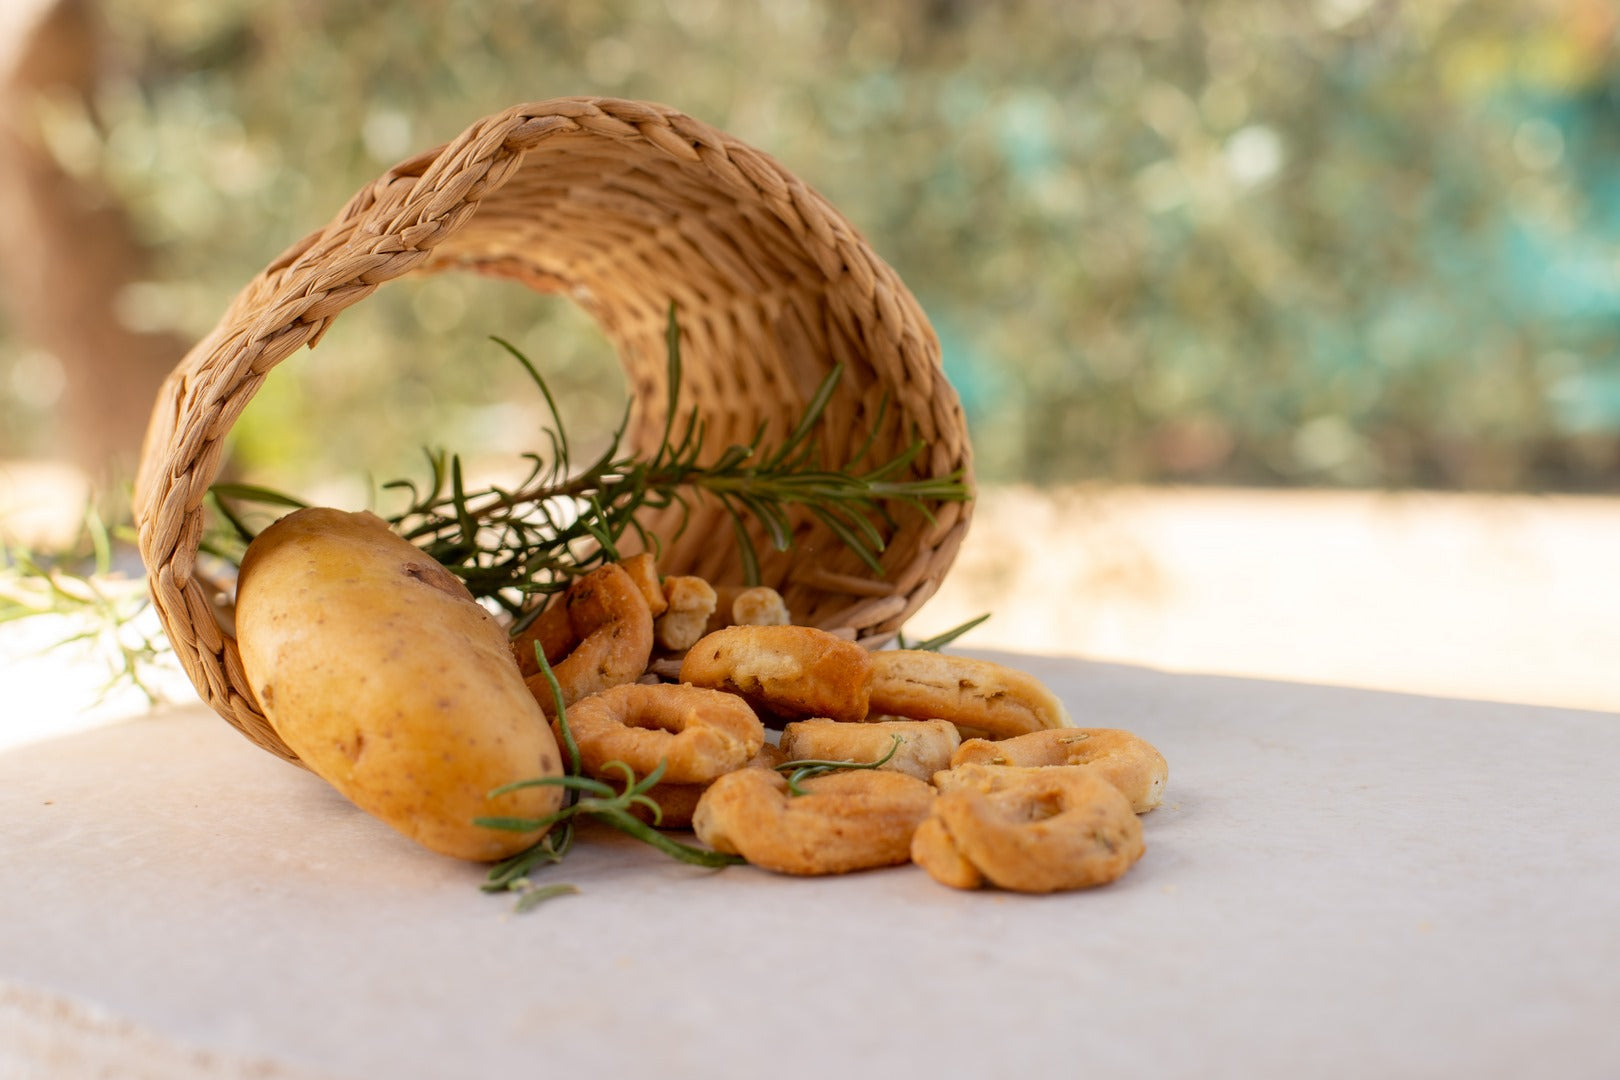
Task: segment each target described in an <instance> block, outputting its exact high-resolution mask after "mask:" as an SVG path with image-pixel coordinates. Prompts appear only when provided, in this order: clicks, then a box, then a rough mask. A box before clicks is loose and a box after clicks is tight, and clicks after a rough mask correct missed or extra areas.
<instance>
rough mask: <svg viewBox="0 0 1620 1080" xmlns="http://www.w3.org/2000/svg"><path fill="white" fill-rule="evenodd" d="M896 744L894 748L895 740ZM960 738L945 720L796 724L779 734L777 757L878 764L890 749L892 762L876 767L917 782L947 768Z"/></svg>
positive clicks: (808, 721)
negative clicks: (915, 779)
mask: <svg viewBox="0 0 1620 1080" xmlns="http://www.w3.org/2000/svg"><path fill="white" fill-rule="evenodd" d="M897 735H898V736H899V737H900V745H899V746H896V745H895V744H894V739H895V736H897ZM961 742H962V737H961V736H960V735H958V734H957V731H956V726H955V725H954V724H951V723H950V722H948V721H945V720H883V721H876V722H871V723H864V724H845V723H840V722H838V721H837V720H800V721H799V722H797V723H794V724H789V725H787V726H786V727H784V728H783V729H782V744H781V745H782V752H783V753H784V755H785V757H784V759H783V760H786V761H803V760H820V761H858V762H861V763H863V764H864V763H868V762H873V761H881V760H882V759H883V758H884V756H885V755H887V754H888V753H889V751H890V750H893V751H894V754H893V756H892V757H889V759H888V760H887V761H884V762H883V764H882V765H879V766H878V768H880V769H891V770H893V771H894V772H902V773H905V774H906V775H908V776H915V777H916V778H917V779H919V780H930V779H932V778H933V775H934V774H935V773H937V772H940V771H942V770H944V769H948V768H950V767H951V761H952V755H953V754H955V752H956V749H957V747H958V746H959V745H960V744H961Z"/></svg>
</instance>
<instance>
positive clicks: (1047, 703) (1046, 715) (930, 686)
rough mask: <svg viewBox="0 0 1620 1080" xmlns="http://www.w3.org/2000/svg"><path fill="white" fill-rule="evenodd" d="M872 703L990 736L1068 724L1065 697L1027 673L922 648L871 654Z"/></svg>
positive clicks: (1002, 736) (879, 708) (1003, 736)
mask: <svg viewBox="0 0 1620 1080" xmlns="http://www.w3.org/2000/svg"><path fill="white" fill-rule="evenodd" d="M869 707H870V708H871V710H872V712H874V713H880V714H882V713H887V714H891V715H894V716H904V717H909V718H910V719H913V720H932V719H940V720H949V721H950V722H951V723H953V724H955V725H956V726H957V727H959V728H966V729H971V730H972V731H974V732H983V733H984V734H987V735H989V736H990V737H991V738H992V739H1010V738H1012V737H1013V736H1015V735H1026V734H1028V733H1029V732H1031V731H1040V730H1043V729H1045V728H1058V727H1068V726H1069V723H1070V721H1069V713H1068V710H1066V709H1064V707H1063V702H1061V701H1059V700H1058V699H1057V696H1056V695H1054V694H1053V693H1052V691H1050V690H1048V689H1047V688H1046V687H1045V686H1044V685H1043V684H1042V683H1041V681H1040V680H1039V679H1037V678H1035V677H1034V676H1033V675H1030V674H1028V673H1027V672H1023V671H1018V670H1016V669H1014V668H1009V667H1004V666H1002V665H1001V664H997V663H993V662H991V661H989V660H976V659H973V658H971V657H966V656H946V655H944V654H942V653H937V652H929V651H926V650H920V649H889V650H885V651H882V652H877V653H874V654H872V693H871V697H870V699H869Z"/></svg>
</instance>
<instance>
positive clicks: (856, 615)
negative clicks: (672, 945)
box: [136, 98, 970, 760]
mask: <svg viewBox="0 0 1620 1080" xmlns="http://www.w3.org/2000/svg"><path fill="white" fill-rule="evenodd" d="M449 268H458V269H465V270H474V271H477V272H479V273H483V274H489V275H493V276H496V277H500V278H508V279H512V280H516V281H521V282H523V283H525V284H527V285H529V286H531V287H532V288H534V289H536V290H537V291H541V292H557V293H561V294H563V295H566V296H569V297H571V298H572V299H573V300H574V301H575V302H576V303H578V304H579V305H580V306H581V307H582V308H584V309H585V310H586V311H587V312H588V313H589V314H590V315H591V316H592V317H593V318H594V319H595V320H596V321H597V322H598V323H599V324H600V326H601V327H602V329H603V331H604V332H605V333H606V335H607V336H608V338H609V339H610V340H611V341H612V342H613V344H614V346H615V348H616V349H617V351H618V355H619V358H620V360H621V362H622V363H623V365H624V367H625V371H626V374H627V376H628V381H629V386H630V389H631V392H632V393H633V394H634V395H635V398H636V410H637V412H636V416H635V417H634V418H633V419H632V423H631V427H630V430H629V432H628V435H627V441H628V444H629V446H630V447H632V448H639V449H646V448H649V447H650V446H655V445H656V444H657V439H658V435H659V433H660V431H661V428H662V417H663V412H664V408H665V402H666V401H667V397H666V395H667V392H668V387H666V386H665V385H664V384H665V382H666V379H665V359H666V357H665V344H664V331H665V320H666V317H667V312H668V309H669V305H670V303H671V301H673V302H674V303H675V304H676V310H677V313H678V318H679V321H680V326H681V332H682V335H683V343H682V353H683V361H684V370H683V374H682V380H683V385H682V386H681V387H680V400H681V402H682V403H684V405H685V406H686V407H692V408H696V409H697V410H698V411H699V412H700V413H701V414H702V416H703V417H704V418H705V419H706V421H707V423H708V429H709V432H708V440H709V441H707V442H706V444H705V445H706V446H707V447H709V448H710V449H711V450H713V451H714V452H716V453H718V451H719V449H720V448H723V447H725V446H726V445H728V444H729V443H731V442H738V441H747V440H748V438H749V437H750V436H752V434H753V433H754V431H755V429H756V428H757V427H758V426H759V425H760V424H761V423H768V424H769V425H771V431H772V432H773V433H774V435H775V436H776V437H777V438H780V437H781V436H783V435H784V434H785V433H786V432H787V431H788V430H789V429H790V426H791V424H792V422H793V421H794V420H795V419H796V418H797V417H798V416H799V415H800V414H802V412H803V409H804V406H805V404H806V403H807V401H808V400H809V398H810V396H811V395H812V393H813V392H814V390H815V389H816V387H817V385H818V384H819V383H820V381H821V380H822V378H823V377H824V376H825V375H826V374H827V373H828V371H830V370H831V368H832V367H833V366H834V365H835V364H842V365H843V368H844V371H843V376H842V378H841V380H840V382H839V384H838V389H837V392H836V394H835V395H834V397H833V399H832V401H831V402H830V403H829V404H828V406H827V409H826V411H825V413H824V414H823V422H822V424H821V428H820V430H819V432H817V438H818V440H819V445H820V446H821V447H822V451H823V453H824V454H825V455H826V457H827V464H828V465H831V466H834V467H836V466H838V465H840V464H842V463H844V462H846V461H848V460H849V458H850V457H851V456H852V455H854V454H856V453H858V452H859V448H860V447H861V446H862V445H863V444H864V443H865V442H866V440H867V437H868V433H869V432H870V431H872V428H873V425H874V422H876V421H877V420H878V418H879V415H880V412H881V417H882V419H881V424H880V425H879V426H878V428H877V431H876V434H875V440H874V442H873V445H872V449H871V455H872V456H871V457H870V458H869V459H868V460H871V461H876V460H883V459H885V458H887V457H889V456H892V455H893V454H894V453H896V452H898V451H899V450H901V449H902V448H904V447H905V446H907V445H909V444H910V443H911V442H912V441H913V440H914V439H918V438H920V439H922V440H924V441H925V443H926V451H925V453H924V454H923V455H922V457H921V458H920V459H919V461H918V463H917V465H916V466H915V472H916V474H917V475H928V476H939V475H944V474H947V473H950V472H952V471H953V470H957V469H961V470H963V475H964V476H969V477H970V455H969V448H968V442H967V434H966V429H965V426H964V423H963V418H962V411H961V408H960V405H959V404H958V401H957V398H956V395H955V393H954V392H953V391H952V390H951V388H950V386H949V385H948V384H947V383H946V381H945V379H944V377H943V375H942V373H941V370H940V365H939V343H938V340H937V339H936V338H935V336H934V333H933V331H932V329H931V328H930V327H929V325H928V322H927V320H926V319H925V318H924V316H923V313H922V311H921V309H920V308H919V306H918V305H917V303H916V301H915V300H914V299H913V297H912V296H911V294H910V293H909V292H908V291H907V290H906V288H905V286H904V285H902V284H901V282H900V280H899V278H898V277H897V276H896V275H895V273H894V271H893V270H892V269H890V268H889V267H888V266H887V265H885V264H884V263H883V262H882V261H881V260H880V259H879V258H878V257H877V256H876V255H874V254H873V253H872V251H871V250H870V249H869V248H868V247H867V245H866V243H865V241H864V240H862V238H861V237H860V236H859V235H858V234H857V233H856V231H855V230H854V228H852V227H851V226H850V224H849V223H848V222H847V221H845V220H844V218H843V217H842V216H840V215H839V213H838V212H837V211H836V210H834V209H833V207H832V206H830V205H829V204H828V203H827V202H826V200H824V199H823V198H822V197H821V196H820V195H818V194H817V193H816V192H814V191H812V190H811V189H810V188H808V187H806V186H805V185H804V184H803V183H802V182H801V181H799V180H797V179H796V178H794V177H793V176H792V175H790V174H789V173H788V172H787V171H786V170H785V169H783V168H782V166H781V165H779V164H777V163H776V162H775V161H773V160H772V159H770V158H769V157H767V156H766V155H764V154H762V153H760V152H759V151H757V150H755V149H753V148H751V147H749V146H747V145H745V144H743V143H741V142H739V141H738V140H736V139H734V138H732V137H730V136H728V135H725V134H723V133H722V132H719V131H716V130H715V129H713V128H711V127H708V126H706V125H704V124H701V123H699V122H697V121H695V120H692V119H691V118H689V117H686V116H683V115H682V114H680V113H678V112H676V111H674V110H672V109H669V108H666V107H663V106H659V105H652V104H647V103H644V102H635V101H622V100H611V99H601V98H564V99H558V100H553V101H545V102H538V103H532V104H525V105H518V106H515V107H513V108H510V109H507V110H506V111H504V112H501V113H497V114H495V115H493V116H488V117H485V118H484V119H482V120H479V121H478V122H476V123H474V124H473V125H472V126H471V127H469V128H467V130H466V131H464V132H463V133H462V134H461V135H460V136H459V137H458V138H456V139H455V140H454V141H452V142H450V143H448V144H446V145H445V146H442V147H440V148H438V149H435V150H430V151H428V152H426V153H424V154H421V155H419V156H417V157H414V158H411V159H409V160H408V161H405V162H403V163H401V164H400V165H398V166H396V167H395V168H393V169H390V170H389V171H388V172H386V173H384V174H383V175H382V176H381V177H379V178H378V179H377V180H376V181H375V182H374V183H372V184H370V185H368V186H366V187H365V188H363V189H362V190H361V191H360V192H359V193H358V194H357V195H355V197H354V198H353V199H351V200H350V201H349V203H348V205H347V206H345V207H344V208H343V210H342V211H341V212H340V213H339V214H338V215H337V217H336V218H335V219H334V220H333V221H332V222H331V224H329V225H327V226H326V227H325V228H323V229H321V230H320V231H318V232H316V233H314V234H312V235H310V236H308V237H306V238H305V239H304V240H302V241H300V242H299V243H297V244H295V245H294V246H293V247H292V248H291V249H289V250H288V251H287V252H286V253H285V254H283V255H282V256H281V257H280V258H278V259H276V260H275V261H274V262H272V263H271V264H270V265H269V266H268V267H266V268H265V270H264V271H263V272H262V273H260V274H259V275H258V277H256V278H254V279H253V280H252V281H251V282H249V283H248V285H247V287H246V288H244V289H243V290H242V292H241V293H240V294H239V295H238V296H237V298H236V300H235V301H234V302H233V303H232V304H231V306H230V307H229V309H228V310H227V311H226V312H225V314H224V316H223V318H222V319H221V320H220V322H219V325H218V326H217V327H215V328H214V330H213V331H212V332H211V333H210V334H209V335H208V336H207V337H205V338H204V339H203V340H202V341H200V342H199V343H198V344H197V345H196V347H195V348H193V349H192V350H191V352H190V353H189V354H188V355H187V356H186V357H185V359H184V360H183V361H182V362H181V363H180V365H179V367H178V368H176V369H175V371H174V372H173V373H172V374H171V375H170V376H169V379H168V381H167V382H166V383H165V385H164V387H163V389H162V391H161V392H160V393H159V396H158V400H157V403H156V407H155V408H154V410H153V415H152V421H151V427H150V429H149V430H148V433H147V438H146V446H145V452H144V455H143V459H142V462H141V470H140V475H139V478H138V482H137V488H136V522H137V525H138V527H139V530H140V545H141V554H142V556H143V558H144V560H145V563H146V567H147V571H148V575H149V579H150V585H151V594H152V598H153V601H154V603H155V606H156V608H157V610H158V613H159V615H160V617H161V619H162V622H163V626H164V629H165V630H166V631H167V633H168V636H169V640H170V641H171V642H172V643H173V645H174V648H175V651H176V652H177V653H178V654H179V656H180V659H181V661H182V663H183V664H184V667H185V670H186V673H187V674H188V675H189V676H190V678H191V681H192V683H193V684H194V685H195V686H196V688H197V691H198V692H199V694H200V695H201V696H202V698H203V700H204V701H206V702H207V703H208V704H209V705H210V706H212V707H213V709H214V710H215V711H216V712H218V713H219V714H220V715H221V716H223V717H224V718H225V719H226V720H228V721H230V722H231V723H232V724H233V725H235V726H236V727H237V728H238V729H240V730H241V731H242V732H243V733H244V734H245V735H247V737H248V738H249V739H251V740H253V741H254V742H255V743H257V744H258V745H260V746H262V747H264V748H265V749H267V750H269V751H271V752H272V753H275V754H278V755H280V756H282V757H285V758H287V759H288V760H296V757H295V756H294V755H293V754H292V752H291V751H290V750H288V748H287V747H286V745H285V744H283V743H282V741H281V740H280V739H279V738H278V737H277V736H276V734H275V732H274V731H273V730H272V729H271V727H270V725H269V723H268V722H267V721H266V720H265V718H264V715H263V714H262V712H261V711H260V710H259V708H258V705H257V703H256V702H255V700H254V696H253V692H252V690H251V689H250V688H249V686H248V680H247V678H246V676H245V675H244V673H243V670H242V662H241V658H240V655H239V654H238V652H237V649H236V643H235V641H234V640H233V639H232V638H231V637H230V636H229V634H228V633H226V632H225V631H224V630H223V629H221V626H220V623H219V620H218V618H217V617H216V613H215V610H214V607H213V605H212V603H211V589H210V588H209V587H208V585H207V584H206V583H205V582H204V581H203V580H202V579H201V578H200V576H198V575H197V574H196V573H195V572H194V564H195V561H196V557H197V550H198V543H199V541H200V539H201V537H202V532H203V497H204V495H205V493H206V492H207V490H208V487H209V485H210V484H211V483H212V482H213V481H214V479H215V478H216V476H217V474H218V471H219V466H220V460H221V456H222V455H223V453H224V451H225V444H226V436H227V434H228V433H229V432H230V430H231V426H232V425H233V424H234V423H235V421H236V419H237V417H238V416H240V415H241V412H242V409H243V408H244V407H245V406H246V405H247V403H248V401H249V400H250V399H251V398H252V397H253V395H254V393H255V392H256V391H257V390H258V388H259V385H260V384H261V383H262V382H263V380H264V378H265V376H266V375H267V374H268V372H269V371H270V369H271V368H272V367H274V366H275V365H276V364H278V363H280V362H281V361H282V360H284V359H286V358H287V357H288V356H289V355H291V354H292V353H293V352H294V351H296V350H297V349H298V348H299V347H300V346H304V345H308V346H312V347H313V346H314V345H315V344H316V342H318V341H319V340H320V338H321V335H322V334H323V333H324V332H325V330H326V328H327V327H328V326H329V325H330V324H331V322H332V320H333V319H335V318H336V317H337V315H338V313H339V312H341V311H342V310H343V309H344V308H346V307H348V306H350V305H351V304H354V303H356V302H358V301H360V300H362V299H364V298H365V297H366V296H368V295H369V294H370V293H371V292H372V290H374V289H376V288H377V286H379V285H381V284H383V283H384V282H387V281H390V280H392V279H394V278H397V277H400V276H402V275H404V274H407V273H412V272H423V271H434V270H443V269H449ZM885 400H886V401H887V408H886V409H881V410H880V403H881V402H884V401H885ZM931 510H932V512H933V520H932V521H929V520H928V518H927V517H926V516H925V515H922V514H918V513H915V512H912V511H907V510H904V509H902V510H901V511H900V512H898V513H897V514H896V516H895V521H894V527H893V528H891V529H888V530H887V531H888V534H889V535H888V537H887V548H886V550H885V551H884V553H883V556H882V562H883V564H884V567H885V573H884V575H883V576H882V577H881V578H874V577H873V576H872V575H871V573H870V571H869V570H867V569H866V568H865V567H864V566H863V564H862V563H861V562H860V560H859V559H858V558H857V557H855V556H854V554H853V553H852V552H850V551H848V550H847V549H845V548H844V547H843V545H842V543H841V542H839V541H838V540H837V539H836V538H835V537H834V536H832V534H830V533H828V532H826V531H825V530H824V528H823V527H822V526H820V525H819V524H817V523H815V522H814V520H813V519H810V518H809V517H808V516H804V517H802V518H799V519H796V532H795V537H794V544H793V547H792V548H791V549H790V550H789V551H788V552H786V553H775V552H770V553H769V554H768V555H767V556H766V557H765V558H763V559H762V572H763V574H764V577H765V581H766V583H767V584H771V585H774V586H776V587H777V588H778V589H779V590H780V591H781V592H782V593H783V596H784V597H785V598H786V600H787V602H788V605H789V607H790V609H791V610H792V612H793V614H794V617H795V620H796V621H799V622H805V623H809V624H811V625H818V626H823V627H829V628H830V627H840V626H841V627H852V628H854V629H855V630H856V631H857V632H858V633H859V634H860V635H861V637H862V639H863V640H866V641H869V642H873V643H877V642H881V641H883V640H886V639H887V638H889V637H891V636H892V634H893V632H894V630H895V629H896V628H898V627H899V625H900V624H901V622H902V621H903V620H904V619H905V618H906V617H907V616H908V615H910V614H911V613H912V612H913V611H915V610H916V609H917V608H918V607H919V606H920V605H921V604H922V603H923V601H925V600H926V599H927V598H928V597H929V596H930V595H932V593H933V592H934V590H935V589H936V588H937V587H938V585H939V582H940V580H941V578H942V577H943V575H944V573H945V571H946V569H947V568H948V567H949V565H950V563H951V560H952V558H953V557H954V556H955V554H956V550H957V547H958V545H959V544H960V542H961V539H962V536H963V534H964V533H965V531H966V529H967V524H968V518H969V514H970V504H964V503H945V504H941V505H938V506H934V507H931ZM694 511H695V512H694V516H693V520H692V521H691V522H690V524H689V525H688V526H687V528H686V530H685V531H684V532H683V533H682V534H681V535H680V537H679V538H678V539H676V540H675V541H674V542H672V543H668V544H666V546H665V548H664V551H663V554H662V557H661V560H660V569H661V570H662V571H663V572H665V573H692V574H700V575H702V576H704V577H707V578H709V579H710V580H712V581H716V582H726V581H738V580H740V579H741V561H740V559H739V558H738V554H737V550H736V548H735V546H734V542H733V540H732V532H731V527H730V524H729V519H727V518H724V517H722V516H720V514H721V511H720V510H719V508H718V507H715V506H713V505H707V506H704V505H699V506H696V507H695V508H694ZM650 524H651V525H652V527H653V528H655V529H656V528H657V527H658V523H657V522H656V521H655V522H651V523H650ZM666 524H667V523H666ZM759 547H760V550H761V551H765V550H766V548H765V546H763V545H760V546H759Z"/></svg>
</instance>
